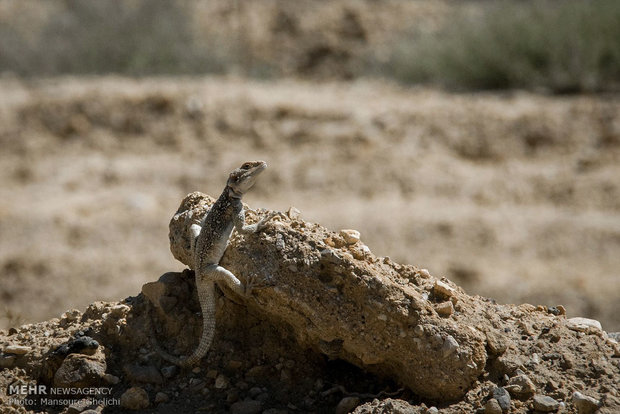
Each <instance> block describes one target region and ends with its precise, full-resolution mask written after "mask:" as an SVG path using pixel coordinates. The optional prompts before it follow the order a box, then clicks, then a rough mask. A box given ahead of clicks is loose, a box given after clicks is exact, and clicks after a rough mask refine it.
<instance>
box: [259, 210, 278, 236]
mask: <svg viewBox="0 0 620 414" xmlns="http://www.w3.org/2000/svg"><path fill="white" fill-rule="evenodd" d="M279 214H280V213H279V212H277V211H272V212H271V213H269V214H267V215H266V216H265V217H263V218H262V219H260V221H259V222H258V223H256V232H257V233H258V232H259V231H262V230H263V229H264V228H265V227H267V222H268V221H269V220H271V219H272V218H274V217H276V216H278V215H279Z"/></svg>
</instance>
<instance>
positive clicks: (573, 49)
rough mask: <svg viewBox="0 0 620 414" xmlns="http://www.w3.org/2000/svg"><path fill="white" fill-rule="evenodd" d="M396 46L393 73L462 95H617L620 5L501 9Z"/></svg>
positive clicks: (578, 1) (594, 0)
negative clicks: (515, 91) (510, 91)
mask: <svg viewBox="0 0 620 414" xmlns="http://www.w3.org/2000/svg"><path fill="white" fill-rule="evenodd" d="M484 7H485V9H484V10H483V11H482V12H481V13H480V14H478V15H476V16H471V15H470V16H454V18H453V19H450V20H449V22H448V24H447V25H446V27H445V28H443V29H442V30H440V31H439V32H437V33H434V34H432V35H420V36H415V35H411V34H410V35H408V36H407V38H406V39H403V40H402V41H400V42H399V43H398V44H397V45H395V47H394V49H393V53H392V57H391V59H390V61H389V63H388V67H387V68H386V69H387V73H388V74H389V75H390V76H394V77H396V78H397V79H399V80H401V81H404V82H409V83H419V82H429V81H430V82H434V83H438V84H441V85H444V86H447V87H450V88H456V89H499V88H530V89H539V88H544V89H547V90H551V91H553V92H558V93H562V92H584V91H602V90H610V89H617V88H618V85H619V84H620V1H617V0H590V1H585V0H564V1H534V2H530V1H526V2H510V3H508V2H503V1H502V2H499V3H495V4H493V5H488V6H484Z"/></svg>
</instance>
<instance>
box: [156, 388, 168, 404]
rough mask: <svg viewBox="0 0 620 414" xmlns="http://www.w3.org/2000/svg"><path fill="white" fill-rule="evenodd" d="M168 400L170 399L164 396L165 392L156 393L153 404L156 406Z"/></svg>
mask: <svg viewBox="0 0 620 414" xmlns="http://www.w3.org/2000/svg"><path fill="white" fill-rule="evenodd" d="M169 399H170V397H168V394H166V393H165V392H161V391H160V392H158V393H157V394H155V402H156V403H157V404H159V403H163V402H166V401H168V400H169Z"/></svg>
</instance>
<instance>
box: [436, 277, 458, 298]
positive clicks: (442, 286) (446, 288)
mask: <svg viewBox="0 0 620 414" xmlns="http://www.w3.org/2000/svg"><path fill="white" fill-rule="evenodd" d="M433 291H434V292H435V295H438V296H444V297H448V298H449V297H452V296H454V293H455V291H454V288H452V287H451V286H450V285H448V284H447V283H445V282H442V281H441V280H436V281H435V286H433Z"/></svg>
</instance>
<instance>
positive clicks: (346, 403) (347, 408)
mask: <svg viewBox="0 0 620 414" xmlns="http://www.w3.org/2000/svg"><path fill="white" fill-rule="evenodd" d="M359 403H360V399H359V398H358V397H344V398H343V399H342V400H340V402H339V403H338V405H337V406H336V414H347V413H350V412H351V411H353V410H354V409H355V407H357V406H358V405H359Z"/></svg>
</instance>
